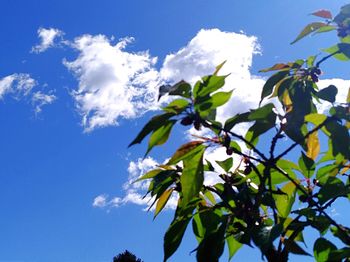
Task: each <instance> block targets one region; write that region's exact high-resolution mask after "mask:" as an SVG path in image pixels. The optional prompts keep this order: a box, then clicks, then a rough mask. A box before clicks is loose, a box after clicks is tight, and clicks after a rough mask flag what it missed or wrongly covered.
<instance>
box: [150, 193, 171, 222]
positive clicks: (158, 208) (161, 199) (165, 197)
mask: <svg viewBox="0 0 350 262" xmlns="http://www.w3.org/2000/svg"><path fill="white" fill-rule="evenodd" d="M173 191H174V188H169V189H167V190H165V191H164V192H163V194H162V195H161V196H160V197H159V198H158V201H157V205H156V210H155V212H154V218H155V217H156V216H157V215H158V214H159V212H160V211H162V210H163V208H164V207H165V205H166V203H167V202H168V200H169V198H170V196H171V193H173Z"/></svg>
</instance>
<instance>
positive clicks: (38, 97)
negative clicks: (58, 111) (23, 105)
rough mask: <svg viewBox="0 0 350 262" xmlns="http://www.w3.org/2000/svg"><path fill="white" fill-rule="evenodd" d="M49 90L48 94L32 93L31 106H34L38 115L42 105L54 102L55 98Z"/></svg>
mask: <svg viewBox="0 0 350 262" xmlns="http://www.w3.org/2000/svg"><path fill="white" fill-rule="evenodd" d="M52 92H53V91H52V90H51V91H50V92H49V93H48V94H45V93H43V92H42V91H37V92H34V93H33V95H32V104H33V105H34V106H35V109H34V111H35V113H40V112H41V111H42V107H43V106H44V105H49V104H52V103H53V102H54V101H55V100H56V98H57V97H56V96H55V95H54V94H53V93H52Z"/></svg>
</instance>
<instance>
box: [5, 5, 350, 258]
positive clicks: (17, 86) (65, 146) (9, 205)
mask: <svg viewBox="0 0 350 262" xmlns="http://www.w3.org/2000/svg"><path fill="white" fill-rule="evenodd" d="M345 3H347V1H341V0H338V1H326V0H319V1H301V0H297V1H296V0H293V1H292V0H286V1H277V0H270V1H229V0H227V1H226V0H220V1H215V2H213V1H207V0H201V1H200V0H193V1H192V0H191V1H184V0H181V1H153V0H152V1H140V0H138V1H137V0H132V1H116V0H101V1H80V0H76V1H67V0H61V1H56V0H50V1H47V0H46V1H44V0H36V1H20V0H3V1H1V3H0V6H1V10H2V15H1V16H0V32H1V33H2V37H1V38H0V45H1V49H0V56H1V58H2V59H1V60H0V121H1V123H2V124H1V128H0V148H1V149H0V159H1V160H0V161H1V164H0V207H1V211H0V214H1V219H0V232H1V234H0V261H13V262H14V261H18V262H19V261H24V262H27V261H28V262H31V261H38V262H40V261H43V262H44V261H45V262H51V261H52V262H54V261H76V262H79V261H82V262H83V261H91V262H92V261H96V262H98V261H101V262H102V261H111V259H112V257H113V256H114V255H116V254H118V253H120V252H122V251H123V250H125V249H128V250H130V251H131V252H133V253H135V254H136V255H137V256H139V257H140V258H142V259H144V260H145V261H161V260H162V255H163V254H162V238H163V234H164V232H165V230H166V227H167V225H168V223H169V222H170V221H171V218H172V211H171V210H168V211H166V212H164V214H162V215H160V216H158V218H157V219H156V220H155V221H153V215H152V213H147V212H145V211H144V209H145V208H147V206H146V205H145V203H144V202H142V201H141V200H140V198H139V196H140V195H142V192H143V191H142V185H139V186H135V185H130V183H129V181H130V179H133V178H135V177H137V176H138V175H140V174H141V173H142V171H144V170H146V169H147V168H148V167H149V166H151V165H152V164H154V163H156V162H162V161H164V159H165V157H166V156H168V155H170V153H171V152H172V151H173V150H174V149H175V147H176V146H177V144H178V143H179V141H180V142H183V141H185V138H184V137H186V135H184V130H181V129H178V130H176V131H175V134H174V136H173V138H172V139H171V140H170V142H169V145H168V146H166V147H161V148H159V149H156V150H154V153H153V154H152V156H151V158H147V159H146V161H142V160H141V159H140V158H142V156H143V154H144V152H145V145H140V146H136V147H133V148H130V149H128V148H127V145H128V144H129V143H130V141H132V139H133V138H134V137H135V135H136V134H137V132H138V131H139V130H140V128H141V127H142V125H143V124H144V123H145V121H147V119H148V118H149V117H150V116H151V115H152V114H153V113H154V111H155V110H156V108H157V107H158V106H159V104H157V103H156V102H155V101H154V99H155V97H156V96H157V93H156V91H157V90H156V87H157V86H158V85H159V84H160V83H163V82H174V81H176V80H180V79H182V78H185V79H186V80H188V81H193V80H194V79H196V77H198V76H200V75H204V74H207V73H210V72H211V71H212V70H213V68H214V67H215V65H217V64H219V63H220V62H222V61H223V60H225V59H228V64H227V65H226V66H225V68H224V70H226V72H231V73H232V76H231V78H232V79H231V80H229V81H230V82H229V84H230V85H232V86H234V88H235V90H236V96H235V99H234V100H232V101H231V102H230V104H229V106H230V107H229V108H226V109H230V110H225V111H222V112H221V117H223V118H224V117H225V116H227V114H233V113H235V112H238V111H239V110H243V109H248V108H249V107H250V106H254V105H256V103H257V101H258V100H259V97H258V96H259V88H261V86H262V84H263V83H264V77H266V76H265V75H260V74H258V70H259V69H261V68H264V67H268V66H270V65H271V64H273V63H276V62H280V61H289V60H294V59H297V58H305V57H307V56H308V55H313V54H317V53H318V52H319V50H320V48H323V47H327V46H329V45H331V44H333V43H335V41H336V38H335V37H334V36H333V37H332V35H331V34H330V35H320V36H317V37H313V38H309V37H308V38H306V39H305V40H303V41H301V42H300V43H297V44H296V45H293V46H291V45H290V44H289V43H290V42H291V41H292V40H293V39H294V38H295V36H296V35H297V34H298V33H299V31H300V30H301V29H302V27H303V26H304V25H305V24H306V23H307V22H310V21H313V20H314V19H313V18H312V17H310V16H308V15H307V14H309V13H311V12H312V11H315V10H317V9H320V8H327V9H330V10H332V11H337V10H338V9H339V7H340V6H342V5H343V4H345ZM131 38H133V39H131ZM51 40H52V41H51ZM324 71H325V75H324V76H323V81H324V82H322V81H321V85H326V84H327V83H329V81H330V80H329V79H330V78H332V79H334V78H336V80H333V81H337V82H336V83H337V84H338V85H339V87H341V86H342V87H343V89H342V90H345V87H347V86H349V85H348V84H349V82H347V81H346V80H347V79H349V67H346V66H343V65H342V64H340V63H339V62H332V61H331V62H330V63H327V64H326V65H325V67H324ZM327 79H328V80H327ZM343 93H345V91H344V92H342V93H341V94H343ZM217 153H218V154H219V153H220V152H217ZM195 247H196V243H195V241H194V239H193V238H192V237H191V235H190V234H186V236H185V239H184V244H183V245H182V246H181V248H180V249H179V250H178V252H177V253H176V254H175V255H174V257H173V258H171V259H170V261H194V260H195V256H194V254H192V255H191V256H190V255H189V252H190V251H191V250H193V249H194V248H195ZM236 259H237V261H242V260H243V259H246V260H247V259H249V261H254V260H258V259H260V254H259V252H258V251H257V250H252V249H249V248H245V249H243V250H241V251H240V252H239V253H238V255H237V258H236Z"/></svg>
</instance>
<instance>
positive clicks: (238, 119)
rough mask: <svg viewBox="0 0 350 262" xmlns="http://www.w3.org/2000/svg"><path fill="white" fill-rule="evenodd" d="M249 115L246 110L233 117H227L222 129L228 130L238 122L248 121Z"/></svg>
mask: <svg viewBox="0 0 350 262" xmlns="http://www.w3.org/2000/svg"><path fill="white" fill-rule="evenodd" d="M249 115H250V113H248V112H247V113H243V114H237V115H235V116H234V117H231V118H229V119H227V120H226V122H225V125H224V129H225V130H227V131H229V130H231V129H232V128H233V127H234V126H235V125H237V124H239V123H243V122H248V121H250V120H248V117H249Z"/></svg>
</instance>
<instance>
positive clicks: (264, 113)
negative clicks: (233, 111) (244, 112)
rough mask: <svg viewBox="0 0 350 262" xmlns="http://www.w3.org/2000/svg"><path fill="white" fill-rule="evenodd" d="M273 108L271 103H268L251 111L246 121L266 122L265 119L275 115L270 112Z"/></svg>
mask: <svg viewBox="0 0 350 262" xmlns="http://www.w3.org/2000/svg"><path fill="white" fill-rule="evenodd" d="M274 107H275V106H274V105H273V104H272V103H269V104H266V105H264V106H262V107H260V108H258V109H255V110H252V111H251V112H250V114H249V117H248V119H249V120H251V121H253V120H266V119H267V118H273V116H274V115H275V113H274V112H273V111H272V109H273V108H274ZM271 115H272V116H271ZM266 121H267V120H266ZM267 122H268V121H267Z"/></svg>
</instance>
